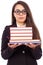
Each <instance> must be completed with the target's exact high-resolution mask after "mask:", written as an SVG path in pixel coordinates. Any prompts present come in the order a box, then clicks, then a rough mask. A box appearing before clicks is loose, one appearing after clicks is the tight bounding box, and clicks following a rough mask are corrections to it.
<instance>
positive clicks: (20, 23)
mask: <svg viewBox="0 0 43 65" xmlns="http://www.w3.org/2000/svg"><path fill="white" fill-rule="evenodd" d="M16 23H17V24H18V25H20V26H22V25H24V24H25V23H23V22H16Z"/></svg>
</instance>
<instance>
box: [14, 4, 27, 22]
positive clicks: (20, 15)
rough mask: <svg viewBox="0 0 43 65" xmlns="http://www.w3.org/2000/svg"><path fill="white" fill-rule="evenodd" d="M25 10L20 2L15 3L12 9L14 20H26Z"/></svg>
mask: <svg viewBox="0 0 43 65" xmlns="http://www.w3.org/2000/svg"><path fill="white" fill-rule="evenodd" d="M26 15H27V14H26V10H25V8H24V7H23V6H22V5H21V4H17V5H16V6H15V9H14V16H15V18H16V21H18V22H20V23H24V22H25V20H26Z"/></svg>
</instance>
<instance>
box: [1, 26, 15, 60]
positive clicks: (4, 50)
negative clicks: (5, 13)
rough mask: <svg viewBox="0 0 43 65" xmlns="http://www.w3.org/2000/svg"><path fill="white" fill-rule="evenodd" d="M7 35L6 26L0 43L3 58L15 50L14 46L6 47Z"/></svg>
mask: <svg viewBox="0 0 43 65" xmlns="http://www.w3.org/2000/svg"><path fill="white" fill-rule="evenodd" d="M9 35H10V31H9V27H8V26H6V27H5V30H4V31H3V35H2V44H1V55H2V57H3V58H4V59H8V58H10V57H11V56H12V54H13V53H14V52H15V51H16V48H14V49H12V48H10V47H8V43H9V38H8V37H9Z"/></svg>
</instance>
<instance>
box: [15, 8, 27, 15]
mask: <svg viewBox="0 0 43 65" xmlns="http://www.w3.org/2000/svg"><path fill="white" fill-rule="evenodd" d="M14 12H15V13H16V14H17V15H20V13H22V14H24V15H25V14H26V10H25V9H23V10H22V11H20V10H19V9H17V10H15V11H14Z"/></svg>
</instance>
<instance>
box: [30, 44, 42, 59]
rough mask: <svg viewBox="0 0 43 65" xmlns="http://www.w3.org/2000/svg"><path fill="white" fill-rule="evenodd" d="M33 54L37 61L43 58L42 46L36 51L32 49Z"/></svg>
mask: <svg viewBox="0 0 43 65" xmlns="http://www.w3.org/2000/svg"><path fill="white" fill-rule="evenodd" d="M31 53H32V55H33V57H34V58H35V59H36V60H38V59H40V58H41V56H42V49H41V46H40V45H38V46H36V47H35V48H34V49H33V48H31Z"/></svg>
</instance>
